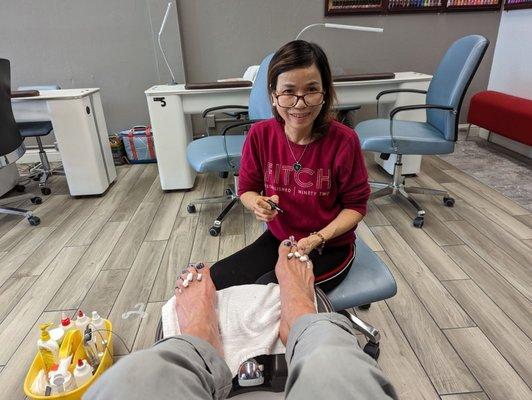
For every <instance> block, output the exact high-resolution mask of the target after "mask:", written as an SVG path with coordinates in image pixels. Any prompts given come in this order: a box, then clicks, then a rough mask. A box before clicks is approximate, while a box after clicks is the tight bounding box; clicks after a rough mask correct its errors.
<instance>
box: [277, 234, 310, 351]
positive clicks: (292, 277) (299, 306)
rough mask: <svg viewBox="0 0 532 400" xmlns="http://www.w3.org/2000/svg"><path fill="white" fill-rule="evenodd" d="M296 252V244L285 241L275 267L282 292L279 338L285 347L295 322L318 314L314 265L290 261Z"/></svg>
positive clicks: (280, 248)
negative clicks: (302, 317) (290, 254)
mask: <svg viewBox="0 0 532 400" xmlns="http://www.w3.org/2000/svg"><path fill="white" fill-rule="evenodd" d="M287 244H288V245H287ZM295 250H296V246H295V243H293V244H290V241H287V240H285V241H283V243H281V245H280V246H279V259H278V260H277V264H276V265H275V275H276V276H277V280H278V281H279V287H280V291H281V327H280V329H279V337H280V338H281V341H282V342H283V343H284V344H285V345H286V341H287V339H288V333H289V332H290V329H292V325H293V324H294V323H295V321H296V320H297V319H298V318H299V317H301V316H302V315H305V314H315V313H316V307H315V305H314V295H315V292H314V272H313V270H312V263H311V261H306V262H305V261H300V260H299V259H298V258H297V257H295V256H294V257H292V259H290V260H289V259H288V254H289V253H291V252H292V251H294V252H295Z"/></svg>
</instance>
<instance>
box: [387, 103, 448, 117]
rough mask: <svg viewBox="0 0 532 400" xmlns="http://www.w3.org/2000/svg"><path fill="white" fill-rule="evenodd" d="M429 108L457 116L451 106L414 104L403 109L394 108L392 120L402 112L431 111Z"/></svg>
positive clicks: (402, 107)
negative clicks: (449, 112)
mask: <svg viewBox="0 0 532 400" xmlns="http://www.w3.org/2000/svg"><path fill="white" fill-rule="evenodd" d="M429 108H435V109H438V110H447V111H451V112H452V113H453V114H455V115H456V110H455V109H454V108H453V107H451V106H443V105H439V104H413V105H411V106H401V107H396V108H394V109H393V110H392V111H390V120H392V119H393V117H394V116H395V114H397V113H400V112H402V111H410V110H422V109H429Z"/></svg>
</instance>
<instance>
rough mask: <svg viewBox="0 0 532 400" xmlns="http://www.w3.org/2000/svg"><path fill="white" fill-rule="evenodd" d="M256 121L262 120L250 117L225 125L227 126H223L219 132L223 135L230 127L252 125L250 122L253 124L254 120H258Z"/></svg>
mask: <svg viewBox="0 0 532 400" xmlns="http://www.w3.org/2000/svg"><path fill="white" fill-rule="evenodd" d="M258 121H262V120H260V119H250V120H247V121H242V122H236V123H234V124H231V125H227V126H225V127H224V129H223V130H222V133H221V134H222V136H225V134H226V133H227V131H228V130H230V129H233V128H236V127H238V126H246V125H252V124H254V123H255V122H258Z"/></svg>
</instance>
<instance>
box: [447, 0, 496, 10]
mask: <svg viewBox="0 0 532 400" xmlns="http://www.w3.org/2000/svg"><path fill="white" fill-rule="evenodd" d="M501 2H502V0H447V1H446V11H498V10H500V9H501Z"/></svg>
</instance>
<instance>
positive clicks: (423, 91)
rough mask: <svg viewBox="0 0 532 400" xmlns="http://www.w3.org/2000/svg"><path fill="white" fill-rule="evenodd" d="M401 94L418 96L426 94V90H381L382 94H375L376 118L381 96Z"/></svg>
mask: <svg viewBox="0 0 532 400" xmlns="http://www.w3.org/2000/svg"><path fill="white" fill-rule="evenodd" d="M401 92H406V93H419V94H427V91H426V90H421V89H389V90H383V91H382V92H379V93H378V94H377V97H376V99H377V118H379V100H380V98H381V97H382V96H384V95H386V94H390V93H401Z"/></svg>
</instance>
